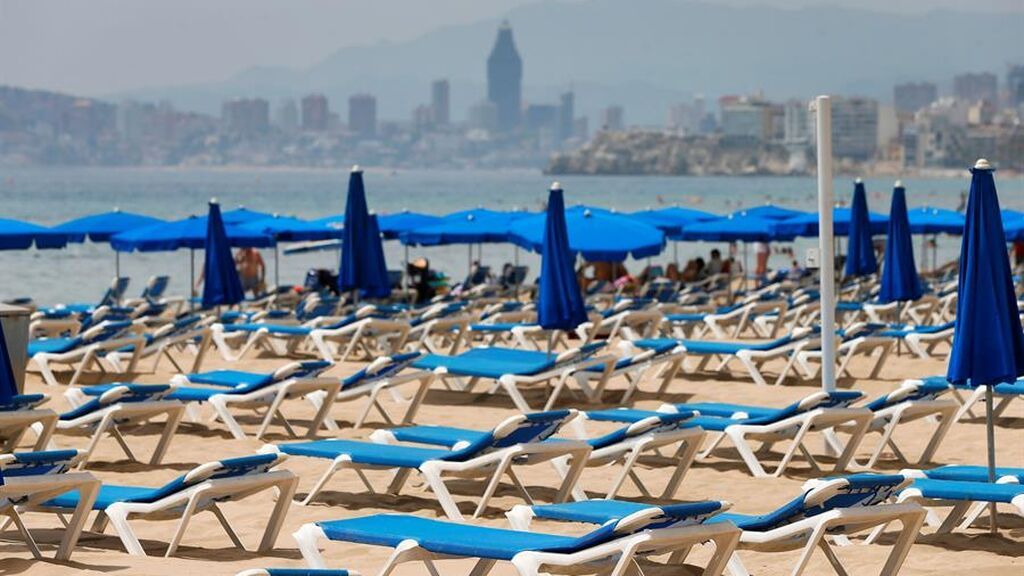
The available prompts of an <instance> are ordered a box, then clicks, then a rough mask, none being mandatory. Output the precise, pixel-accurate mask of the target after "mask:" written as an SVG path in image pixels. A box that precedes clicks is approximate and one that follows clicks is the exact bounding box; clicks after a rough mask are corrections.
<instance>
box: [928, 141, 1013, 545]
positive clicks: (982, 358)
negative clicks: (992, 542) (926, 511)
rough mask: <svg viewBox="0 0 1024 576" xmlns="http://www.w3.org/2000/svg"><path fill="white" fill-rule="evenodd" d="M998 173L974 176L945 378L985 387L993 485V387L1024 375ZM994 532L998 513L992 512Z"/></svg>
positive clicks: (984, 170) (980, 168)
mask: <svg viewBox="0 0 1024 576" xmlns="http://www.w3.org/2000/svg"><path fill="white" fill-rule="evenodd" d="M992 172H993V169H992V167H991V166H990V165H989V163H988V161H986V160H984V159H981V160H978V162H977V163H976V164H975V165H974V168H973V169H972V170H971V174H972V177H971V192H970V196H969V197H968V200H967V216H966V223H965V226H964V236H963V240H962V243H961V247H960V276H959V280H958V284H957V292H958V293H959V298H958V300H957V306H956V329H955V332H954V335H953V350H952V351H951V352H950V354H949V369H948V371H947V373H946V377H947V378H948V379H949V381H950V382H953V383H954V384H968V385H971V386H986V387H987V389H986V396H985V407H986V413H987V417H986V420H987V428H988V442H989V453H988V465H989V481H990V482H994V481H995V464H996V463H995V446H994V442H995V434H994V429H993V422H992V419H993V415H992V386H994V385H996V384H999V383H1001V382H1013V381H1014V380H1016V379H1017V377H1018V376H1021V375H1024V332H1022V329H1021V323H1020V319H1019V317H1018V311H1017V299H1016V297H1015V295H1014V292H1013V280H1012V277H1011V274H1010V260H1009V258H1008V257H1007V254H1006V246H1005V236H1004V235H1003V223H1002V219H1001V218H1000V215H999V197H998V196H997V194H996V184H995V179H994V178H993V176H992ZM990 512H991V516H992V527H993V529H994V528H995V513H994V512H995V508H994V507H993V508H992V509H991V510H990Z"/></svg>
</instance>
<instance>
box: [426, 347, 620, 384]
mask: <svg viewBox="0 0 1024 576" xmlns="http://www.w3.org/2000/svg"><path fill="white" fill-rule="evenodd" d="M603 346H604V344H603V343H593V344H588V345H586V346H583V347H581V349H580V356H581V357H587V356H589V355H592V354H593V353H594V352H596V351H597V350H599V349H600V348H601V347H603ZM556 358H557V354H552V353H549V352H542V351H538V350H518V349H515V348H498V347H482V348H472V349H470V350H467V351H465V352H463V353H462V354H458V355H456V356H442V355H439V354H428V355H426V356H424V357H422V358H420V359H419V360H417V361H416V362H415V363H413V366H415V367H416V368H420V369H422V370H434V369H436V368H441V367H444V368H446V369H447V370H448V372H449V373H451V374H456V375H460V376H477V377H480V378H494V379H498V378H501V377H502V376H505V375H506V374H515V375H519V376H531V375H534V374H539V373H541V372H545V371H547V370H550V369H552V368H554V367H555V359H556Z"/></svg>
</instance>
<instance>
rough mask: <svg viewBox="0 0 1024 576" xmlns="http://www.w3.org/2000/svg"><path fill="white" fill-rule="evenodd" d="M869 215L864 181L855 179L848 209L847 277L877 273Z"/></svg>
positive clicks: (872, 231)
mask: <svg viewBox="0 0 1024 576" xmlns="http://www.w3.org/2000/svg"><path fill="white" fill-rule="evenodd" d="M870 214H871V213H870V212H868V196H867V193H865V191H864V181H863V180H861V179H860V178H857V180H856V181H855V182H854V185H853V202H852V204H851V207H850V228H849V234H850V238H849V240H848V241H847V248H846V270H845V274H846V275H847V276H867V275H868V274H874V273H875V272H878V261H877V260H875V247H874V245H873V244H872V242H871V235H872V234H873V233H874V232H875V231H874V230H872V227H871V216H870Z"/></svg>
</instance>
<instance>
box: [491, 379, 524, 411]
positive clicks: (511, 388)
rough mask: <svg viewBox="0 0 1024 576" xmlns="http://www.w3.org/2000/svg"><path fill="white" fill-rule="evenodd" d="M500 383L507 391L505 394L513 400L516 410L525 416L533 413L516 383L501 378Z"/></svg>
mask: <svg viewBox="0 0 1024 576" xmlns="http://www.w3.org/2000/svg"><path fill="white" fill-rule="evenodd" d="M498 383H499V384H500V385H501V387H502V388H504V389H505V393H506V394H508V396H509V398H511V399H512V403H513V404H515V406H516V408H517V409H518V410H519V411H520V412H522V413H523V414H529V413H530V412H533V410H532V409H531V408H530V405H529V404H527V403H526V398H523V394H522V392H520V390H519V387H518V386H516V383H515V381H513V380H510V379H506V378H505V377H501V378H499V379H498Z"/></svg>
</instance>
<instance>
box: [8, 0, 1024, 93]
mask: <svg viewBox="0 0 1024 576" xmlns="http://www.w3.org/2000/svg"><path fill="white" fill-rule="evenodd" d="M539 1H553V0H161V1H155V0H88V1H84V0H0V84H13V85H19V86H29V87H37V88H47V89H57V90H63V91H68V92H73V93H79V94H88V95H102V94H106V93H112V92H118V91H121V90H127V89H131V88H140V87H150V86H164V85H175V84H185V83H194V82H209V81H216V80H221V79H224V78H225V77H227V76H230V75H231V74H233V73H234V72H237V71H239V70H242V69H244V68H248V67H251V66H256V65H268V66H294V67H303V66H308V65H311V64H313V63H315V62H317V61H319V60H320V59H322V58H324V57H325V56H327V55H328V54H330V53H331V52H333V51H334V50H336V49H338V48H340V47H343V46H350V45H354V44H368V43H376V42H386V41H392V42H394V41H402V40H407V39H409V38H413V37H415V36H417V35H419V34H422V33H424V32H427V31H429V30H432V29H435V28H438V27H441V26H445V25H452V24H462V23H467V22H472V21H476V20H481V19H486V18H496V17H500V16H502V15H503V14H504V13H506V12H507V11H508V10H509V9H510V8H513V7H515V6H517V5H520V4H527V3H533V2H539ZM563 1H565V0H563ZM569 1H585V0H569ZM622 1H624V2H628V1H630V0H622ZM727 1H728V2H729V3H731V4H738V5H749V4H768V5H775V6H781V7H787V8H795V7H800V6H805V5H813V4H825V3H828V4H840V5H845V6H850V7H860V8H872V9H878V10H887V11H900V12H917V11H922V10H929V9H935V8H948V9H963V7H964V6H969V7H970V9H971V10H974V11H981V10H986V11H1004V10H1014V11H1022V10H1024V1H1022V0H970V1H969V2H968V1H967V0H830V1H827V2H821V1H818V0H727Z"/></svg>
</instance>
